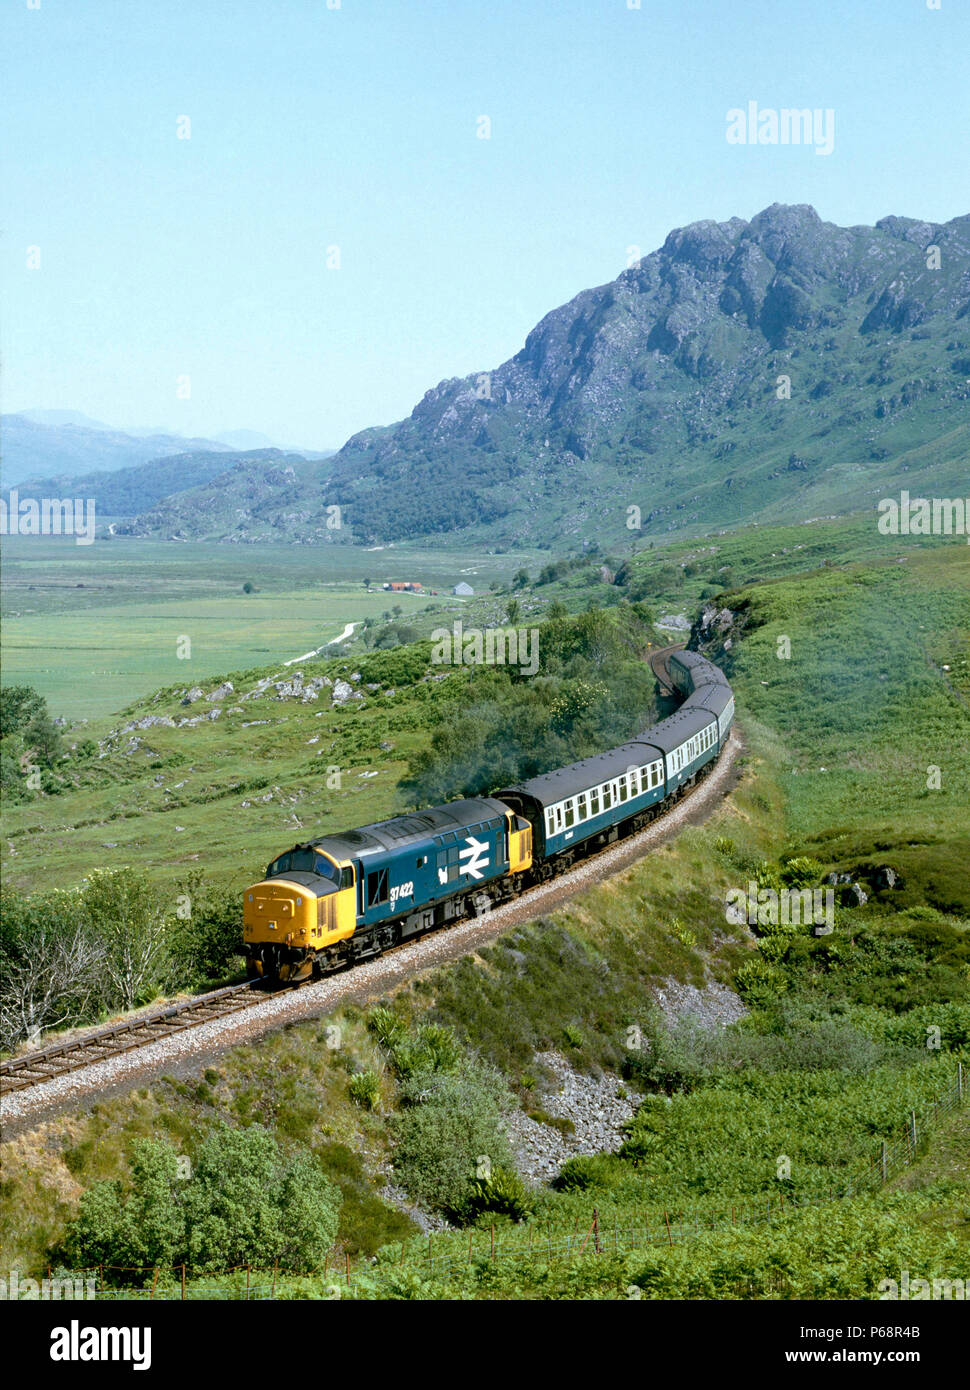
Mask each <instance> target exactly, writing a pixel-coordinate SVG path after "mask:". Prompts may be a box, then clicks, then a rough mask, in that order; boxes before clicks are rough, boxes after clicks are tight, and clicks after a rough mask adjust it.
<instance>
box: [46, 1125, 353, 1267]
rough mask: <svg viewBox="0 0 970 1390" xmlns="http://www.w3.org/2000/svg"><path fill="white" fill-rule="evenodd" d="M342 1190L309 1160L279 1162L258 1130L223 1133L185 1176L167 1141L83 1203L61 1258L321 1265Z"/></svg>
mask: <svg viewBox="0 0 970 1390" xmlns="http://www.w3.org/2000/svg"><path fill="white" fill-rule="evenodd" d="M339 1207H340V1191H339V1189H338V1188H337V1187H336V1186H335V1184H334V1183H332V1182H331V1181H330V1180H329V1178H327V1177H326V1176H325V1175H324V1173H323V1172H322V1171H321V1169H320V1166H319V1164H318V1163H317V1162H316V1160H315V1159H314V1158H313V1157H312V1156H311V1155H309V1154H299V1155H297V1156H296V1157H294V1158H289V1159H287V1158H285V1157H284V1155H283V1154H282V1152H281V1150H280V1148H279V1145H278V1144H277V1142H276V1140H275V1139H274V1138H273V1137H272V1136H271V1135H270V1134H267V1133H266V1131H265V1130H263V1129H260V1128H258V1127H256V1126H254V1127H252V1128H249V1129H242V1130H235V1129H232V1128H230V1127H229V1126H228V1125H224V1124H223V1125H220V1126H219V1127H218V1128H217V1129H216V1130H215V1131H214V1132H213V1133H212V1134H211V1135H210V1136H209V1138H208V1139H206V1140H205V1142H204V1143H203V1144H202V1145H201V1147H200V1148H199V1150H198V1153H197V1155H196V1158H195V1164H194V1171H191V1176H188V1177H183V1176H182V1173H181V1168H180V1164H179V1155H178V1154H177V1153H176V1151H175V1149H174V1148H173V1146H172V1145H171V1144H169V1143H167V1142H164V1141H158V1140H151V1139H145V1140H139V1141H136V1143H135V1145H134V1153H133V1159H132V1164H131V1172H130V1178H129V1181H128V1182H127V1183H122V1182H120V1181H113V1182H101V1183H97V1184H95V1186H94V1187H92V1188H90V1189H89V1190H88V1191H87V1192H86V1193H84V1194H83V1196H82V1198H81V1203H80V1209H79V1212H78V1215H77V1217H76V1218H75V1220H74V1221H73V1222H71V1224H70V1226H69V1228H68V1231H67V1235H66V1237H65V1241H64V1250H65V1253H66V1254H67V1256H68V1258H69V1259H70V1260H71V1261H72V1262H73V1263H74V1265H75V1267H78V1266H81V1267H84V1266H90V1265H94V1264H105V1265H116V1266H124V1267H126V1268H127V1270H128V1271H129V1272H128V1273H126V1275H125V1280H126V1281H127V1280H129V1279H130V1278H131V1274H130V1270H131V1269H132V1268H133V1267H139V1268H144V1267H147V1270H148V1271H150V1269H151V1267H152V1266H172V1265H177V1264H181V1263H185V1264H186V1265H188V1266H190V1267H191V1268H192V1269H194V1270H199V1271H206V1270H218V1269H226V1268H228V1267H230V1266H233V1265H242V1264H266V1263H267V1261H274V1260H279V1262H280V1264H281V1265H282V1266H283V1267H284V1268H290V1269H309V1268H314V1267H316V1266H318V1265H320V1264H322V1263H323V1260H324V1257H325V1256H326V1253H327V1251H328V1250H329V1248H330V1246H331V1245H332V1244H333V1241H334V1238H335V1236H336V1234H337V1223H338V1212H339Z"/></svg>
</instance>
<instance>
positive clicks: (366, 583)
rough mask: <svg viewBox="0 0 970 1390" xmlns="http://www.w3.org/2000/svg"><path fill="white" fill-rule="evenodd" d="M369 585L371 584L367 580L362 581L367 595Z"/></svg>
mask: <svg viewBox="0 0 970 1390" xmlns="http://www.w3.org/2000/svg"><path fill="white" fill-rule="evenodd" d="M370 584H371V582H370V580H369V579H365V580H364V588H365V589H366V590H367V592H368V593H370Z"/></svg>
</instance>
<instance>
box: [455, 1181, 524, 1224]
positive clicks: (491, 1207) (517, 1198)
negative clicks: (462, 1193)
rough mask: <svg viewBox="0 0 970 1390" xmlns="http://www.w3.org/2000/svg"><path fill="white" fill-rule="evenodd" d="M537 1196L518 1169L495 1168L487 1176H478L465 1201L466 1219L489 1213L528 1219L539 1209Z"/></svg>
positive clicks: (489, 1214) (477, 1218) (472, 1219)
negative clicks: (530, 1189)
mask: <svg viewBox="0 0 970 1390" xmlns="http://www.w3.org/2000/svg"><path fill="white" fill-rule="evenodd" d="M535 1205H536V1197H535V1194H534V1193H531V1192H530V1191H529V1189H528V1188H527V1187H526V1185H525V1183H524V1182H523V1181H522V1179H521V1178H520V1177H519V1175H518V1173H517V1172H516V1171H515V1169H514V1168H493V1169H492V1171H491V1173H490V1174H489V1176H488V1177H487V1178H476V1179H475V1180H474V1182H473V1183H472V1184H471V1188H470V1190H469V1193H468V1197H467V1198H466V1201H465V1207H464V1215H465V1219H466V1221H471V1222H474V1221H479V1220H481V1219H482V1218H483V1217H486V1216H507V1217H510V1218H511V1219H512V1220H513V1221H524V1220H525V1219H526V1217H528V1216H531V1214H532V1212H533V1211H534V1210H535Z"/></svg>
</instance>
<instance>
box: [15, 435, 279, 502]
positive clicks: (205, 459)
mask: <svg viewBox="0 0 970 1390" xmlns="http://www.w3.org/2000/svg"><path fill="white" fill-rule="evenodd" d="M296 463H300V464H304V463H306V460H305V459H304V458H302V456H301V455H299V454H284V453H283V452H282V451H281V450H279V449H255V450H251V451H250V452H248V453H243V454H236V453H225V454H223V453H218V454H214V453H208V452H202V453H195V454H172V455H171V456H170V457H168V458H160V459H153V460H152V461H151V462H150V463H140V464H138V465H137V466H136V467H134V468H119V469H118V470H117V471H116V472H114V473H87V474H83V475H81V476H79V477H72V476H65V475H61V476H60V477H54V478H31V479H26V480H25V482H24V483H23V484H21V485H19V490H20V491H21V492H23V489H24V487H27V486H29V487H30V490H31V493H32V494H36V495H37V496H38V497H84V498H88V497H93V498H94V500H95V503H96V509H97V514H98V515H99V516H101V517H106V516H110V517H133V516H136V515H137V514H138V513H139V512H148V511H149V510H150V509H152V508H154V507H156V505H157V504H158V503H160V502H161V501H162V500H163V499H165V498H169V497H170V496H171V495H172V494H175V496H176V497H178V496H180V495H181V494H182V493H186V492H191V493H193V497H192V498H191V499H187V500H186V505H187V507H188V508H189V510H193V509H194V508H195V506H196V505H197V500H196V498H195V496H194V493H195V490H196V489H198V488H199V487H201V486H203V485H204V484H206V483H208V482H210V481H213V480H214V479H217V478H219V477H220V475H221V474H224V473H227V472H230V471H231V470H233V469H235V468H238V467H242V468H243V469H246V470H249V472H251V473H252V475H253V476H254V477H256V476H258V475H259V474H260V473H262V474H263V475H265V476H269V475H272V476H274V477H275V476H277V475H276V474H275V472H274V470H275V469H276V468H278V466H279V465H280V464H296ZM280 476H281V477H282V475H280ZM3 492H4V495H6V494H7V493H9V489H8V488H6V487H4V489H3ZM218 495H220V496H225V495H226V491H225V486H224V485H223V486H222V487H221V489H220V490H219V491H218ZM173 505H178V504H176V503H174V502H173Z"/></svg>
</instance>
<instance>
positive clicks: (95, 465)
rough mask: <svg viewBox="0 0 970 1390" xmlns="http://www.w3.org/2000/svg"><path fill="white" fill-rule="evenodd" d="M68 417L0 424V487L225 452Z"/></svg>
mask: <svg viewBox="0 0 970 1390" xmlns="http://www.w3.org/2000/svg"><path fill="white" fill-rule="evenodd" d="M77 419H81V420H86V419H87V417H86V416H78V415H77V414H76V413H75V412H73V411H29V412H26V413H22V414H14V415H5V416H4V417H3V418H2V420H0V481H2V483H3V486H4V487H14V486H18V485H19V484H20V483H22V482H24V481H26V480H27V479H31V478H52V477H80V476H87V475H88V474H92V473H113V472H115V471H116V470H117V469H119V468H132V467H136V466H137V465H138V464H142V463H148V462H150V461H151V460H153V459H157V458H164V457H168V456H170V455H172V454H184V453H187V452H202V451H207V452H216V453H218V452H222V451H225V452H228V446H226V445H223V444H220V443H218V442H217V441H215V440H211V439H187V438H184V437H182V436H180V435H166V434H149V435H141V436H138V437H136V436H135V435H131V434H125V433H124V432H123V431H122V430H113V429H111V428H110V426H101V425H98V423H97V421H91V422H90V423H88V424H76V423H74V421H75V420H77Z"/></svg>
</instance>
